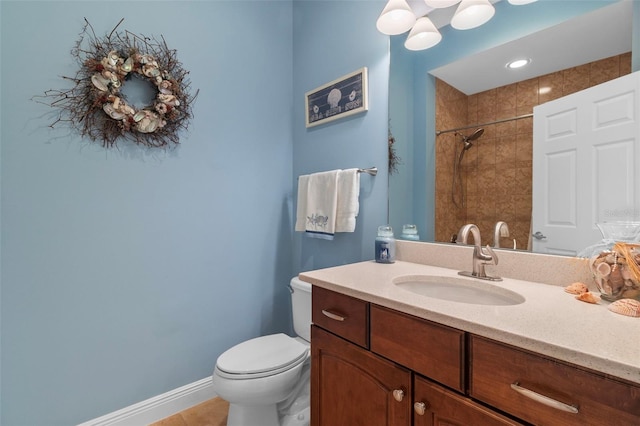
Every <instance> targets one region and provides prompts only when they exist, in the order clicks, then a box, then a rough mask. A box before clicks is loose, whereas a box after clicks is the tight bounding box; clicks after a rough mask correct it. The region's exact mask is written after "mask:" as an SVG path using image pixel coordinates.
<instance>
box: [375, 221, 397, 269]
mask: <svg viewBox="0 0 640 426" xmlns="http://www.w3.org/2000/svg"><path fill="white" fill-rule="evenodd" d="M395 261H396V240H395V238H394V237H393V228H391V226H389V225H383V226H379V227H378V236H377V237H376V262H378V263H393V262H395Z"/></svg>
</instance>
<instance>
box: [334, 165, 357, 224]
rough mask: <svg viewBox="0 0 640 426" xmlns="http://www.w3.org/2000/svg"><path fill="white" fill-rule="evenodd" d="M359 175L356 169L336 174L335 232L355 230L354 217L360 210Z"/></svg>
mask: <svg viewBox="0 0 640 426" xmlns="http://www.w3.org/2000/svg"><path fill="white" fill-rule="evenodd" d="M359 195H360V173H358V169H347V170H341V171H340V173H338V206H337V208H336V232H353V231H355V230H356V217H357V216H358V211H359V209H360V203H359V202H358V197H359Z"/></svg>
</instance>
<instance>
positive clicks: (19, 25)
mask: <svg viewBox="0 0 640 426" xmlns="http://www.w3.org/2000/svg"><path fill="white" fill-rule="evenodd" d="M84 17H86V18H87V19H88V20H89V21H90V22H91V24H92V25H93V27H94V28H95V30H96V32H97V33H98V34H100V35H101V34H104V33H106V32H109V31H110V30H111V29H112V28H113V26H114V25H115V24H116V23H117V22H118V21H119V20H120V19H121V18H123V17H124V18H125V21H124V23H123V25H122V27H121V28H123V29H129V30H131V31H133V32H134V33H142V34H146V35H156V36H159V35H163V36H164V38H165V39H166V41H167V43H168V44H169V46H170V47H171V48H175V49H177V52H178V59H179V60H180V61H182V63H183V64H184V67H185V69H187V70H189V71H190V72H191V74H190V78H191V81H192V87H193V88H194V89H195V88H198V89H200V94H199V97H198V99H197V100H196V102H195V103H194V106H193V112H194V116H195V118H194V120H193V121H192V122H191V126H190V129H189V131H188V132H186V133H184V134H183V135H182V138H181V141H182V144H181V146H180V147H179V148H177V149H175V150H171V151H169V152H162V151H148V150H144V149H137V148H134V149H132V148H130V147H126V146H121V147H120V150H110V151H105V150H104V149H102V148H100V147H96V146H93V145H91V144H90V143H88V142H87V141H86V140H81V139H79V138H78V137H77V136H75V135H70V134H68V132H67V131H66V130H65V129H64V127H62V128H61V130H60V131H50V129H49V128H48V127H47V126H48V124H49V123H50V122H51V117H50V116H49V115H48V114H49V112H50V111H51V109H49V108H48V107H46V106H44V105H40V104H37V103H35V102H33V101H31V100H30V98H31V97H32V96H34V95H38V94H42V93H43V92H44V91H45V90H47V89H52V88H62V87H67V86H65V83H64V82H63V81H62V79H60V78H59V76H61V75H71V76H72V75H74V74H75V71H76V64H75V63H74V62H73V60H72V57H71V55H70V54H69V51H70V50H71V48H72V47H73V45H74V42H75V41H76V39H77V36H78V34H79V33H80V30H81V29H82V25H83V23H84V21H83V18H84ZM292 23H293V17H292V3H291V2H290V1H257V2H243V1H230V2H219V1H211V2H202V1H198V2H190V1H175V2H163V1H160V2H147V1H127V2H112V1H109V2H107V1H85V2H79V1H74V2H63V1H55V2H54V1H50V2H49V1H47V2H33V1H27V2H23V1H2V2H1V3H0V24H1V33H0V36H1V49H0V50H1V59H2V67H1V86H0V88H1V104H0V105H1V109H2V116H1V123H0V127H1V133H0V136H1V151H0V154H1V155H0V158H1V163H0V167H1V185H2V186H1V195H2V198H1V200H2V205H1V206H2V210H1V215H2V223H1V228H0V232H1V236H2V241H1V247H0V248H1V254H2V258H1V285H2V287H1V295H2V300H1V303H2V305H1V326H2V332H1V335H2V342H1V343H2V348H1V357H2V358H1V363H2V377H1V379H2V395H1V399H2V413H1V415H2V420H1V422H2V424H3V425H7V426H14V425H28V426H38V425H47V426H50V425H71V424H76V423H79V422H82V421H85V420H88V419H91V418H95V417H98V416H100V415H104V414H107V413H109V412H112V411H114V410H118V409H120V408H123V407H126V406H128V405H130V404H133V403H136V402H139V401H142V400H144V399H146V398H149V397H152V396H155V395H159V394H161V393H164V392H167V391H169V390H171V389H175V388H177V387H179V386H182V385H185V384H188V383H191V382H194V381H196V380H199V379H202V378H204V377H207V376H208V375H210V374H211V371H212V369H213V365H214V362H215V359H216V358H217V356H218V355H219V354H220V353H222V352H223V351H224V350H225V349H227V348H228V347H230V346H231V345H233V344H235V343H237V342H239V341H241V340H244V339H247V338H250V337H255V336H258V335H261V334H265V333H269V332H274V331H285V332H289V331H290V318H289V317H290V313H289V312H290V311H289V306H290V305H289V304H290V302H289V292H288V290H287V288H286V286H287V284H288V280H289V279H290V277H291V276H292V274H293V273H294V272H295V271H294V268H293V267H292V264H291V262H292V261H291V259H292V250H291V241H292V234H293V233H292V229H293V225H292V218H291V210H292V207H291V192H292V175H293V172H292V140H293V139H292V134H291V132H292V119H293V113H292V110H293V105H292V104H293V99H294V96H293V93H292V78H293V76H292V72H293V62H292V48H291V45H292V25H293V24H292ZM337 60H338V61H339V60H340V59H337ZM326 77H329V76H328V75H326V76H324V75H323V76H322V78H319V79H320V80H322V79H324V78H326ZM385 78H386V77H385ZM377 102H379V103H386V99H384V98H382V99H378V100H377ZM296 107H300V104H299V103H298V102H296Z"/></svg>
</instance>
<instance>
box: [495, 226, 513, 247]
mask: <svg viewBox="0 0 640 426" xmlns="http://www.w3.org/2000/svg"><path fill="white" fill-rule="evenodd" d="M508 236H509V226H508V225H507V222H503V221H499V222H496V225H495V227H494V228H493V247H495V248H500V237H508Z"/></svg>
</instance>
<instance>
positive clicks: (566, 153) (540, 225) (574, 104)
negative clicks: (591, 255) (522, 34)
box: [532, 72, 640, 255]
mask: <svg viewBox="0 0 640 426" xmlns="http://www.w3.org/2000/svg"><path fill="white" fill-rule="evenodd" d="M639 87H640V72H636V73H633V74H629V75H626V76H624V77H620V78H618V79H615V80H612V81H609V82H606V83H603V84H600V85H598V86H594V87H591V88H589V89H586V90H583V91H581V92H578V93H574V94H572V95H569V96H565V97H563V98H560V99H556V100H554V101H551V102H548V103H545V104H542V105H539V106H537V107H535V108H534V120H533V140H534V142H533V221H532V231H533V233H534V234H535V233H536V232H539V233H540V234H542V235H543V236H544V237H545V238H544V239H536V238H534V239H533V250H534V251H535V252H539V253H550V254H563V255H576V254H578V253H579V252H580V251H581V250H582V249H584V248H586V247H588V246H590V245H593V244H595V243H597V242H598V241H599V240H600V239H601V238H602V236H601V234H600V232H599V231H598V228H597V227H596V226H595V224H596V223H597V222H605V221H618V220H640V206H639V203H640V180H639V176H638V173H636V171H635V167H634V165H636V164H640V149H639V148H638V136H639V133H640V124H639V123H640V122H639V120H638V114H639V113H638V111H639V105H640V103H639V99H640V95H639V93H638V92H639V90H638V89H639Z"/></svg>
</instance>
